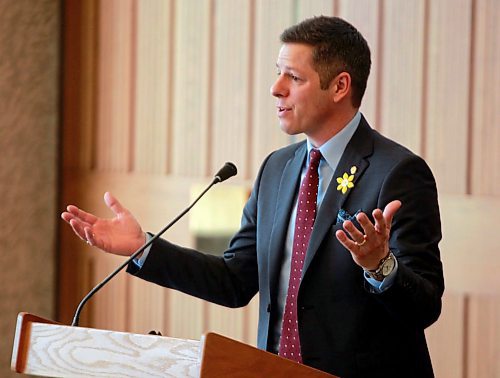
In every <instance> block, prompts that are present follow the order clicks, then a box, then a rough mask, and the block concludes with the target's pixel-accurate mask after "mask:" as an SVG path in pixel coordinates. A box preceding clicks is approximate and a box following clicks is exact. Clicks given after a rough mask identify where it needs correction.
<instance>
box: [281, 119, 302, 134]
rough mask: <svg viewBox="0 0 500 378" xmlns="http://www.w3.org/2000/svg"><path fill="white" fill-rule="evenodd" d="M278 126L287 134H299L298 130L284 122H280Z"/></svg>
mask: <svg viewBox="0 0 500 378" xmlns="http://www.w3.org/2000/svg"><path fill="white" fill-rule="evenodd" d="M280 128H281V131H283V132H284V133H286V134H288V135H297V134H300V131H298V130H295V129H294V128H293V127H292V126H291V125H290V124H285V123H282V122H280Z"/></svg>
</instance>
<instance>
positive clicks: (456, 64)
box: [424, 0, 472, 194]
mask: <svg viewBox="0 0 500 378" xmlns="http://www.w3.org/2000/svg"><path fill="white" fill-rule="evenodd" d="M429 6H430V9H429V20H428V22H429V41H427V43H428V44H429V55H428V62H427V63H426V64H427V65H428V71H427V72H428V75H427V78H426V79H427V84H426V87H427V93H426V95H425V100H426V109H427V112H426V114H425V128H426V130H425V135H426V140H425V141H424V144H425V146H424V148H425V155H424V157H425V158H426V159H427V161H428V162H429V164H430V166H431V167H432V168H433V171H434V173H435V175H436V179H437V182H438V188H439V190H440V191H441V192H444V193H455V194H465V193H466V183H467V179H466V175H467V170H466V167H467V159H468V158H469V157H468V156H467V135H468V131H467V130H468V126H467V122H468V114H469V99H468V93H469V62H470V55H469V54H470V48H471V9H472V7H471V0H457V1H455V0H452V1H450V0H447V1H430V2H429ZM450 8H452V9H453V12H450Z"/></svg>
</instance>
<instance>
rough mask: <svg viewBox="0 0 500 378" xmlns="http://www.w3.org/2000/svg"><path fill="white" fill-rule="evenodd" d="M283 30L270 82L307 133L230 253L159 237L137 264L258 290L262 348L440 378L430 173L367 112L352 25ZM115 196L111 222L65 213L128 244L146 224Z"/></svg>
mask: <svg viewBox="0 0 500 378" xmlns="http://www.w3.org/2000/svg"><path fill="white" fill-rule="evenodd" d="M281 41H282V42H283V45H282V47H281V50H280V52H279V56H278V59H277V64H276V66H277V71H278V72H277V73H278V76H277V79H276V82H275V83H274V85H273V86H272V88H271V93H272V95H273V96H274V97H275V98H276V101H277V103H276V107H277V113H278V118H279V121H280V126H281V128H282V129H283V130H284V131H285V132H286V133H288V134H299V133H304V134H305V135H306V136H307V140H306V141H303V142H299V143H296V144H292V145H290V146H287V147H284V148H282V149H280V150H277V151H275V152H273V153H271V154H270V155H269V156H268V157H267V158H266V160H265V161H264V162H263V164H262V166H261V169H260V171H259V174H258V176H257V179H256V181H255V184H254V187H253V191H252V194H251V196H250V199H249V200H248V202H247V204H246V206H245V208H244V211H243V216H242V222H241V228H240V230H239V231H238V232H237V233H236V234H235V235H234V237H233V239H232V241H231V243H230V246H229V248H228V249H227V250H226V251H225V252H224V254H223V256H222V257H217V256H212V255H206V254H203V253H200V252H198V251H194V250H191V249H188V248H184V247H181V246H178V245H174V244H172V243H170V242H168V241H166V240H161V239H160V240H158V241H156V242H155V243H153V245H152V246H151V248H150V249H149V250H147V251H146V252H145V253H144V254H143V255H142V256H141V257H140V259H139V260H138V261H136V262H134V263H131V264H130V266H129V268H128V271H129V273H131V274H134V275H136V276H138V277H141V278H143V279H145V280H148V281H151V282H155V283H158V284H160V285H163V286H166V287H169V288H173V289H177V290H180V291H183V292H185V293H188V294H191V295H194V296H196V297H199V298H202V299H205V300H208V301H211V302H214V303H218V304H221V305H224V306H228V307H241V306H245V305H246V304H248V302H249V301H250V300H251V299H252V298H253V297H254V295H255V294H256V293H259V295H260V309H259V328H258V346H259V348H262V349H266V350H269V351H273V352H275V353H279V354H280V355H282V356H285V357H286V358H290V359H292V360H295V361H297V362H301V363H304V364H307V365H310V366H313V367H316V368H318V369H321V370H324V371H327V372H330V373H332V374H335V375H339V376H342V377H368V376H370V377H432V376H433V372H432V365H431V361H430V357H429V353H428V350H427V345H426V341H425V335H424V329H425V328H426V327H428V326H429V325H431V324H432V323H433V322H434V321H436V319H437V318H438V317H439V314H440V311H441V296H442V293H443V290H444V280H443V272H442V265H441V261H440V256H439V249H438V242H439V241H440V239H441V230H440V217H439V208H438V202H437V191H436V185H435V181H434V178H433V176H432V173H431V171H430V169H429V168H428V166H427V164H426V163H425V162H424V161H423V160H422V159H421V158H419V157H418V156H416V155H415V154H413V153H412V152H410V151H408V150H407V149H406V148H404V147H402V146H400V145H398V144H397V143H395V142H393V141H390V140H389V139H387V138H385V137H383V136H381V135H380V134H378V133H377V132H376V131H374V130H372V129H371V128H370V126H369V125H368V123H367V122H366V120H365V119H364V117H363V116H362V115H361V113H359V111H358V109H359V106H360V104H361V99H362V97H363V94H364V91H365V88H366V82H367V79H368V74H369V70H370V51H369V48H368V45H367V43H366V41H365V40H364V39H363V37H362V36H361V35H360V34H359V32H358V31H357V30H356V29H355V28H354V27H353V26H352V25H350V24H348V23H347V22H345V21H343V20H341V19H339V18H335V17H317V18H313V19H309V20H305V21H303V22H302V23H300V24H298V25H295V26H292V27H291V28H289V29H287V30H285V31H284V33H283V34H282V35H281ZM311 151H313V152H311ZM313 161H314V162H313ZM301 182H302V184H301ZM301 185H306V186H307V187H309V188H311V190H309V189H307V190H303V187H301ZM299 188H301V189H300V190H299ZM311 191H312V193H313V194H312V195H311V193H310V192H311ZM306 192H307V193H306ZM105 201H106V203H107V205H108V207H110V209H111V210H112V211H113V212H114V213H115V214H116V217H115V218H114V219H112V220H105V219H101V218H96V217H95V216H93V215H92V214H89V213H86V212H84V211H82V210H80V209H78V208H77V207H76V206H68V211H67V212H65V213H63V215H62V217H63V219H64V220H66V221H67V222H68V223H70V225H71V226H72V228H73V230H74V231H75V233H76V234H77V235H78V236H80V237H81V238H82V239H84V240H86V241H87V242H88V243H90V244H92V245H94V246H96V247H98V248H101V249H103V250H105V251H107V252H111V253H115V254H123V255H130V254H132V253H133V252H134V251H135V250H136V249H137V248H138V247H139V246H140V245H141V244H143V243H144V241H145V236H144V233H143V231H142V229H141V227H140V225H139V224H138V223H137V221H136V220H135V218H134V217H133V216H132V214H130V212H129V211H128V210H126V209H125V208H123V206H122V205H121V204H120V203H119V202H118V200H117V199H116V198H114V197H113V196H111V195H110V194H109V193H107V194H106V195H105ZM304 203H307V204H304ZM382 209H383V210H382ZM305 213H307V214H308V215H306V216H305V217H304V216H302V215H301V214H305ZM304 218H305V220H304ZM304 222H306V223H304ZM307 222H310V223H307ZM300 238H302V239H300ZM299 239H300V240H299ZM300 256H302V257H300ZM295 283H297V284H295ZM287 340H288V341H287Z"/></svg>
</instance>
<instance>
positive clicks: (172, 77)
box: [165, 0, 176, 175]
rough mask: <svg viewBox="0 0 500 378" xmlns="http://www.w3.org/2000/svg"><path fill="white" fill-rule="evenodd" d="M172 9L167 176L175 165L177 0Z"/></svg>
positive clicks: (172, 3)
mask: <svg viewBox="0 0 500 378" xmlns="http://www.w3.org/2000/svg"><path fill="white" fill-rule="evenodd" d="M169 5H170V9H169V13H170V14H169V19H170V25H169V31H168V34H169V35H168V39H169V41H168V46H166V48H167V50H168V49H169V48H170V52H169V54H168V75H167V77H168V84H167V85H168V87H167V96H168V98H167V104H165V105H166V107H167V117H166V118H167V119H166V125H165V127H166V128H167V133H166V139H167V140H166V143H165V145H166V146H167V148H166V151H165V155H166V156H165V159H166V164H165V174H166V175H169V174H171V173H172V169H173V165H172V158H173V156H174V152H173V150H174V148H173V146H174V139H175V138H174V131H173V128H174V126H173V107H174V90H175V75H174V73H175V71H174V65H175V51H176V49H175V47H176V44H175V36H176V34H175V28H176V17H175V12H176V4H175V0H171V1H170V4H169Z"/></svg>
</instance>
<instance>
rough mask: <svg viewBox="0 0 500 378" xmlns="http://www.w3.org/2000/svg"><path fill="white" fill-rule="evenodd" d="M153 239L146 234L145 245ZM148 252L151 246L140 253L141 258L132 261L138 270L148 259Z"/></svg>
mask: <svg viewBox="0 0 500 378" xmlns="http://www.w3.org/2000/svg"><path fill="white" fill-rule="evenodd" d="M152 238H153V237H152V236H151V235H150V234H149V233H147V232H146V243H148V242H149V241H150V240H151V239H152ZM149 251H151V246H149V247H147V248H146V249H145V250H144V251H143V252H142V255H141V257H139V258H137V257H136V258H135V259H133V260H132V262H133V263H134V264H135V265H137V267H138V268H139V269H141V268H142V266H143V265H144V262H145V261H146V259H147V258H148V255H149Z"/></svg>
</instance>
